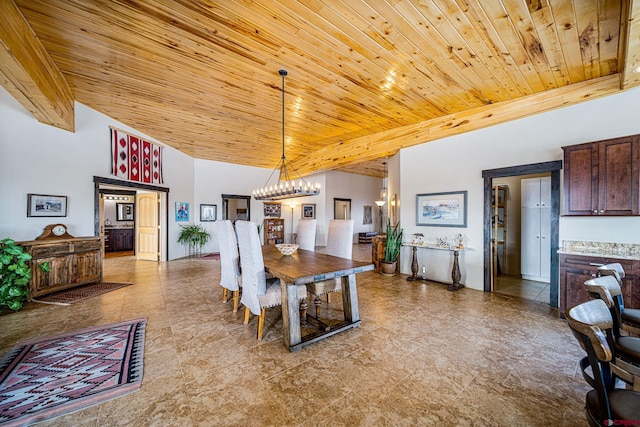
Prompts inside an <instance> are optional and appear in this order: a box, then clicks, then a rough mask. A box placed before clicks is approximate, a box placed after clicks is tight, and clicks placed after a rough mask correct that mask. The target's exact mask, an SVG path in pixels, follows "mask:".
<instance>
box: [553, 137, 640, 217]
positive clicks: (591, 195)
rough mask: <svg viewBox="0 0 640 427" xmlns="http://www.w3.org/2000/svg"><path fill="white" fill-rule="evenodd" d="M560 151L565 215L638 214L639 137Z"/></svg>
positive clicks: (604, 141) (564, 148)
mask: <svg viewBox="0 0 640 427" xmlns="http://www.w3.org/2000/svg"><path fill="white" fill-rule="evenodd" d="M562 149H563V150H564V201H563V202H564V203H563V214H564V215H583V216H587V215H588V216H593V215H598V216H607V215H611V216H616V215H618V216H620V215H640V203H639V201H638V195H639V188H640V135H631V136H625V137H621V138H614V139H607V140H603V141H596V142H591V143H587V144H578V145H571V146H568V147H562Z"/></svg>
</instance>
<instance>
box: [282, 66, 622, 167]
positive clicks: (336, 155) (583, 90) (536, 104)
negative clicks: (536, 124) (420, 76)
mask: <svg viewBox="0 0 640 427" xmlns="http://www.w3.org/2000/svg"><path fill="white" fill-rule="evenodd" d="M619 91H620V76H619V75H618V74H613V75H609V76H606V77H601V78H598V79H593V80H588V81H585V82H581V83H576V84H572V85H568V86H563V87H561V88H558V89H552V90H548V91H544V92H541V93H538V94H534V95H529V96H525V97H522V98H518V99H516V100H513V101H504V102H499V103H496V104H492V105H487V106H483V107H479V108H475V109H472V110H468V111H463V112H460V113H456V114H449V115H446V116H443V117H439V118H436V119H431V120H427V121H424V122H421V123H416V124H413V125H407V126H402V127H399V128H396V129H391V130H388V131H384V132H378V133H375V134H372V135H368V136H364V137H359V138H354V139H351V140H348V141H343V142H340V143H337V144H332V145H330V146H326V147H324V148H322V149H320V150H318V151H315V152H313V153H310V155H309V156H307V157H305V158H303V159H298V160H295V161H292V162H291V165H292V166H293V167H294V168H295V169H296V170H297V171H298V173H300V174H301V175H309V174H312V173H315V172H321V171H326V170H331V169H337V168H340V167H343V166H346V165H350V164H356V163H360V162H365V161H370V160H374V159H379V158H381V157H385V156H393V155H395V153H396V152H397V151H398V150H400V149H401V148H407V147H411V146H414V145H418V144H423V143H425V142H430V141H434V140H437V139H441V138H445V137H448V136H453V135H457V134H460V133H464V132H469V131H472V130H476V129H481V128H485V127H487V126H493V125H496V124H499V123H504V122H507V121H510V120H515V119H520V118H523V117H527V116H530V115H534V114H538V113H542V112H545V111H550V110H553V109H556V108H560V107H566V106H569V105H572V104H577V103H580V102H583V101H588V100H592V99H595V98H599V97H603V96H607V95H611V94H614V93H616V92H619Z"/></svg>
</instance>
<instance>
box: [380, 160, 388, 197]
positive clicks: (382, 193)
mask: <svg viewBox="0 0 640 427" xmlns="http://www.w3.org/2000/svg"><path fill="white" fill-rule="evenodd" d="M382 166H384V176H383V177H382V190H380V198H381V199H382V200H386V199H387V162H382Z"/></svg>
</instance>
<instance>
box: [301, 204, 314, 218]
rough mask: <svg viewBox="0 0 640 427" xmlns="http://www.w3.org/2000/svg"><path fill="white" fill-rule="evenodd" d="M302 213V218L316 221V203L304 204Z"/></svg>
mask: <svg viewBox="0 0 640 427" xmlns="http://www.w3.org/2000/svg"><path fill="white" fill-rule="evenodd" d="M301 212H302V218H306V219H315V217H316V204H315V203H303V204H302V209H301Z"/></svg>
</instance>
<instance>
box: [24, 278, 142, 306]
mask: <svg viewBox="0 0 640 427" xmlns="http://www.w3.org/2000/svg"><path fill="white" fill-rule="evenodd" d="M131 285H133V283H115V282H101V283H90V284H88V285H84V286H78V287H77V288H72V289H67V290H64V291H60V292H55V293H52V294H49V295H43V296H41V297H38V298H33V299H32V300H31V301H33V302H41V303H44V304H56V305H71V304H75V303H77V302H80V301H84V300H86V299H89V298H93V297H97V296H98V295H102V294H106V293H107V292H111V291H115V290H116V289H120V288H124V287H126V286H131Z"/></svg>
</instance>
